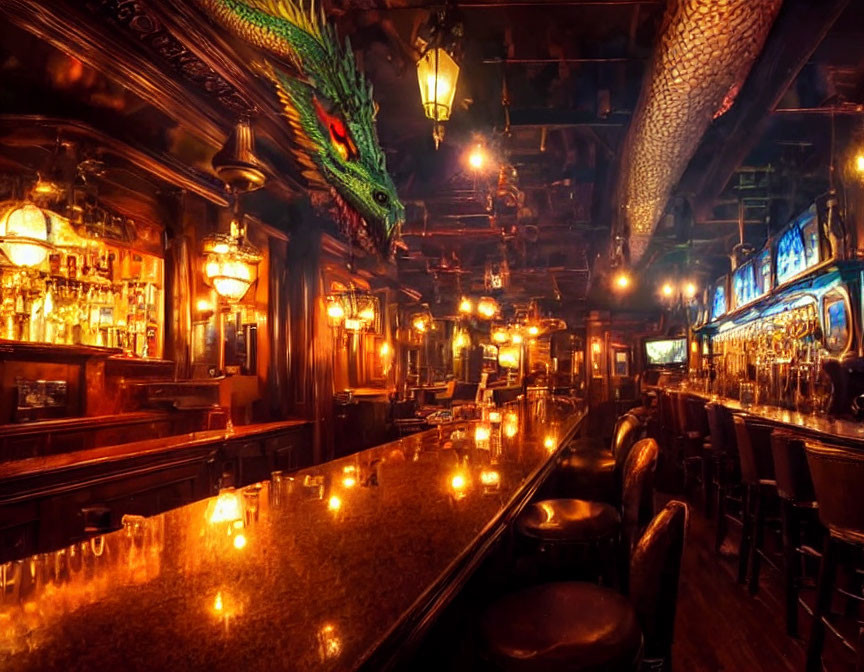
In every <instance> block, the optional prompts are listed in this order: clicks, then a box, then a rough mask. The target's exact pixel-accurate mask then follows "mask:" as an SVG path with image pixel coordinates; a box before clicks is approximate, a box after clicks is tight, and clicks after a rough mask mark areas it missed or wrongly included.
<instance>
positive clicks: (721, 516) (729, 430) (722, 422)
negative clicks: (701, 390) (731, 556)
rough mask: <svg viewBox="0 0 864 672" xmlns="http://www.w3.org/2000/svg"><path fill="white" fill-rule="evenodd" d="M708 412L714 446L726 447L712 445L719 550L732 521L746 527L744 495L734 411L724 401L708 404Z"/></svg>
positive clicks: (715, 544) (716, 549)
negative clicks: (731, 506)
mask: <svg viewBox="0 0 864 672" xmlns="http://www.w3.org/2000/svg"><path fill="white" fill-rule="evenodd" d="M705 411H706V413H707V415H708V426H709V428H710V431H711V443H712V446H722V448H720V449H719V450H718V449H717V448H716V447H712V451H713V454H714V455H713V456H714V465H713V474H712V481H711V485H712V486H713V488H714V494H715V500H714V507H715V509H716V511H717V528H716V531H715V537H714V550H715V551H717V552H718V553H719V552H720V549H721V547H722V546H723V541H724V540H725V539H726V534H727V532H728V529H729V521H730V520H731V521H732V522H734V523H737V524H738V525H741V526H742V528H743V526H744V520H743V511H744V496H743V486H742V484H741V466H740V461H739V460H738V441H737V439H736V437H735V423H734V422H733V420H732V413H731V412H730V411H729V409H728V408H726V407H725V406H723V405H722V404H718V403H714V402H711V403H709V404H706V405H705ZM730 503H731V504H732V505H734V506H735V507H736V512H737V513H738V515H735V513H733V512H732V511H731V510H730V507H729V505H730Z"/></svg>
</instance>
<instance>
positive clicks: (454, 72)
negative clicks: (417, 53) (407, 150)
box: [417, 48, 459, 121]
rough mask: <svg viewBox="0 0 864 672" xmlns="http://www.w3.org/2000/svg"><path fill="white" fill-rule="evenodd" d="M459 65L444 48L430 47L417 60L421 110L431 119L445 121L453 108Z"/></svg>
mask: <svg viewBox="0 0 864 672" xmlns="http://www.w3.org/2000/svg"><path fill="white" fill-rule="evenodd" d="M458 79H459V66H458V65H457V64H456V61H454V60H453V57H452V56H451V55H450V54H448V53H447V52H446V51H445V50H444V49H441V48H438V49H430V50H429V51H427V52H426V53H425V54H424V55H423V57H422V58H421V59H420V60H419V61H417V81H418V83H419V84H420V100H421V101H422V102H423V110H424V111H425V112H426V116H427V117H428V118H429V119H431V120H432V121H447V120H448V119H449V118H450V112H451V111H452V110H453V98H454V97H455V95H456V82H457V80H458Z"/></svg>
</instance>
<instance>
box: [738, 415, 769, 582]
mask: <svg viewBox="0 0 864 672" xmlns="http://www.w3.org/2000/svg"><path fill="white" fill-rule="evenodd" d="M733 422H734V423H735V438H736V439H737V443H738V460H739V463H740V466H741V482H742V483H743V484H744V506H743V510H742V516H741V518H742V521H743V525H742V528H741V546H740V548H739V550H738V583H745V582H747V588H748V590H749V592H750V594H751V595H755V594H756V593H757V592H758V591H759V569H760V565H761V559H762V557H763V554H762V544H763V541H764V537H765V508H766V500H767V499H768V498H769V497H771V496H772V495H774V496H776V495H777V481H776V480H775V479H774V459H773V457H772V456H771V427H770V426H768V425H762V424H759V423H756V422H753V421H750V422H748V421H747V420H745V419H744V417H743V416H741V415H736V416H734V418H733ZM748 570H749V571H748ZM748 575H749V581H748Z"/></svg>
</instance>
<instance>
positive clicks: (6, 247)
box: [0, 203, 50, 267]
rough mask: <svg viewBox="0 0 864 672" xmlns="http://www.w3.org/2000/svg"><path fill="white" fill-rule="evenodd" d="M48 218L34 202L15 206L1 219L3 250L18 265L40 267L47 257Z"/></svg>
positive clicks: (0, 232) (0, 236)
mask: <svg viewBox="0 0 864 672" xmlns="http://www.w3.org/2000/svg"><path fill="white" fill-rule="evenodd" d="M48 227H49V220H48V216H47V215H46V214H45V211H44V210H42V209H41V208H39V207H37V206H35V205H33V204H32V203H23V204H19V205H17V206H13V207H12V208H10V209H9V210H7V211H6V213H5V214H4V215H3V218H2V220H0V249H2V250H3V254H5V255H6V257H7V258H8V259H9V261H11V262H12V263H13V264H15V265H16V266H21V267H32V266H38V265H39V264H41V263H42V262H43V261H45V259H46V258H47V256H48V248H49V247H50V245H49V244H48V232H49V229H48Z"/></svg>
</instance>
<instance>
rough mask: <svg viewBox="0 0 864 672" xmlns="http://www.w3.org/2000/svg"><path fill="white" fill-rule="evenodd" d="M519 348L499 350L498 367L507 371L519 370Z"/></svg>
mask: <svg viewBox="0 0 864 672" xmlns="http://www.w3.org/2000/svg"><path fill="white" fill-rule="evenodd" d="M519 354H520V353H519V348H514V347H512V346H510V347H504V348H499V349H498V366H501V367H503V368H505V369H518V368H519Z"/></svg>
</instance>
